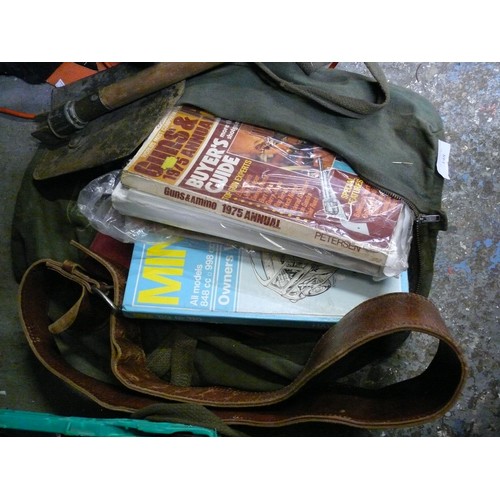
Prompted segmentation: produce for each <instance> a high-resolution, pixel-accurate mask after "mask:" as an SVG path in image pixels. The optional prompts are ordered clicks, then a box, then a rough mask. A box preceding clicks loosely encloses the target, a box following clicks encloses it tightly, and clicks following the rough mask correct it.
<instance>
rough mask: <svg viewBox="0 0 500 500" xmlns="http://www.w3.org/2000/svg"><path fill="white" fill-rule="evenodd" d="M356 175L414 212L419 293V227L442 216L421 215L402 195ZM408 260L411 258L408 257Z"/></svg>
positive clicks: (420, 258) (416, 288)
mask: <svg viewBox="0 0 500 500" xmlns="http://www.w3.org/2000/svg"><path fill="white" fill-rule="evenodd" d="M356 175H357V176H358V177H359V178H360V179H362V180H363V181H365V182H366V183H367V184H369V185H370V186H372V187H374V188H376V189H378V190H379V191H380V192H382V193H384V194H386V195H387V196H390V197H391V198H394V199H396V200H399V201H402V202H403V203H405V204H406V205H407V206H408V207H409V208H410V210H411V211H412V212H413V214H414V216H415V220H414V225H415V235H416V245H415V246H416V249H417V265H418V269H417V281H416V285H415V289H414V290H413V292H414V293H419V291H420V288H421V273H420V270H421V268H422V252H421V249H420V231H419V227H420V226H421V225H422V224H436V223H439V222H441V215H440V214H423V213H421V212H420V211H419V210H418V208H417V207H416V205H415V204H414V203H412V202H411V201H409V200H407V199H406V198H404V197H403V196H400V195H398V194H396V193H393V192H392V191H389V190H388V189H386V188H383V187H381V186H380V185H378V184H377V183H373V182H371V181H370V180H367V179H366V178H364V177H363V176H361V175H359V174H358V173H356ZM408 258H409V256H408ZM409 265H410V263H409V262H408V266H409Z"/></svg>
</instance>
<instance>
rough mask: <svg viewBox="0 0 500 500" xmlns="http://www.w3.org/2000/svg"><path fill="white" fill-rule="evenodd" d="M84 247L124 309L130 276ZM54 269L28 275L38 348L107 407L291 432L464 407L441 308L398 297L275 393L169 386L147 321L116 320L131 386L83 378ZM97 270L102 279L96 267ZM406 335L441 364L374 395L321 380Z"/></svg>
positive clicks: (120, 359)
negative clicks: (182, 409)
mask: <svg viewBox="0 0 500 500" xmlns="http://www.w3.org/2000/svg"><path fill="white" fill-rule="evenodd" d="M75 246H78V247H79V248H80V249H81V250H82V251H84V252H85V253H87V254H88V255H90V256H91V257H92V258H93V260H92V261H90V263H89V265H90V267H94V266H95V269H93V270H92V271H93V272H95V273H97V274H98V275H99V276H102V275H103V274H104V273H105V272H106V271H107V272H108V273H109V277H110V279H111V280H112V282H113V284H114V301H115V303H121V302H120V301H121V297H122V294H123V288H124V284H125V274H124V272H123V271H122V270H121V269H120V268H118V267H116V266H113V265H112V264H109V263H107V262H106V261H104V260H103V259H102V258H100V257H99V256H97V255H95V254H92V253H91V252H89V251H88V250H86V249H85V248H84V247H81V246H80V245H78V244H75ZM87 269H88V270H89V268H87ZM50 273H53V271H51V270H50V269H49V268H48V267H47V265H46V261H39V262H37V263H35V264H33V265H32V266H31V267H30V269H28V271H27V272H26V274H25V275H24V278H23V280H22V283H21V286H20V297H19V299H20V300H19V303H20V314H21V318H22V321H23V329H24V332H25V334H26V338H27V340H28V343H29V345H30V347H31V349H32V350H33V352H34V353H35V355H36V356H37V358H38V359H39V360H40V361H41V362H42V363H43V364H44V366H46V367H47V368H48V369H49V370H50V371H51V372H52V373H53V374H55V375H56V376H57V377H59V378H61V379H63V380H65V381H66V382H67V383H68V384H69V385H71V386H72V387H74V388H76V389H78V390H79V391H81V392H83V393H85V394H86V395H87V396H88V397H90V398H92V399H93V400H94V401H96V402H98V403H99V404H100V405H102V406H104V407H106V408H111V409H114V410H121V411H127V412H133V411H136V410H139V409H141V408H144V407H146V406H148V405H151V404H153V403H159V402H166V401H177V402H186V403H195V404H201V405H203V406H206V407H208V408H209V409H210V410H211V411H212V412H213V413H215V414H216V415H217V416H218V417H219V418H221V419H222V420H223V421H224V422H226V423H228V424H230V425H238V424H246V425H256V426H282V425H286V424H293V423H299V422H311V421H316V422H330V423H342V424H347V425H352V426H357V427H365V428H383V427H396V426H408V425H416V424H421V423H424V422H427V421H430V420H433V419H435V418H437V417H439V416H440V415H442V414H444V413H445V412H446V411H448V409H449V408H450V407H451V406H452V405H453V404H454V403H455V401H456V400H457V398H458V396H459V394H460V391H461V389H462V387H463V385H464V381H465V377H466V364H465V360H464V357H463V355H462V353H461V350H460V349H459V347H458V346H457V345H456V343H455V341H454V339H453V338H452V336H451V334H450V332H449V331H448V329H447V327H446V325H445V323H444V321H443V319H442V318H441V316H440V314H439V311H438V310H437V309H436V308H435V306H434V305H433V304H432V303H431V302H430V301H429V300H427V299H425V298H424V297H422V296H419V295H416V294H410V293H396V294H388V295H384V296H381V297H377V298H374V299H371V300H368V301H366V302H364V303H363V304H361V305H360V306H358V307H356V308H355V309H353V310H352V311H351V312H350V313H349V314H347V315H346V316H345V317H344V318H343V319H342V320H341V321H340V322H339V323H338V324H336V325H335V326H333V327H332V328H331V329H329V330H328V331H327V332H326V333H325V334H324V335H323V336H322V337H321V339H320V340H319V342H318V343H317V345H316V346H315V348H314V349H313V352H312V354H311V356H310V359H309V361H308V362H307V364H306V366H305V367H304V369H303V370H302V372H301V373H300V374H299V375H298V377H297V378H296V379H295V380H294V381H293V382H292V383H291V384H289V385H287V386H285V387H283V388H281V389H279V390H276V391H270V392H250V391H242V390H235V389H231V388H227V387H179V386H174V385H172V384H169V383H167V382H165V381H163V380H161V379H160V378H159V377H158V376H156V375H155V374H154V373H152V372H151V371H150V370H148V368H147V359H146V356H145V355H144V352H143V351H142V348H141V346H140V343H139V342H137V339H138V335H139V332H138V328H137V322H135V321H134V320H130V319H127V318H123V317H121V316H119V315H113V316H112V318H111V329H110V335H111V342H112V347H113V349H112V352H113V356H112V360H111V366H112V370H113V373H114V375H115V376H116V377H117V379H118V380H119V381H120V382H121V383H122V384H123V387H120V386H112V385H109V384H105V383H103V382H99V381H97V380H95V379H93V378H91V377H88V376H86V375H84V374H82V373H80V372H78V371H77V370H75V369H74V368H73V367H72V366H71V365H69V364H68V363H67V362H66V361H65V360H64V358H63V357H62V356H61V354H60V353H59V351H58V350H57V347H56V345H55V342H54V339H53V336H52V335H51V334H50V331H49V324H50V320H49V319H48V318H47V310H48V302H49V299H48V297H49V296H50V294H51V293H53V290H51V289H50V283H51V281H50ZM88 274H89V275H90V274H92V273H91V272H90V270H89V272H88ZM100 279H101V278H100ZM78 286H83V285H80V284H78ZM405 331H414V332H418V333H421V334H424V335H430V336H432V337H436V338H437V339H439V347H438V350H437V352H436V354H435V357H434V359H433V360H432V362H431V363H430V365H429V366H428V367H427V369H426V370H425V371H424V372H423V373H421V374H420V375H418V376H416V377H414V378H410V379H408V380H404V381H402V382H398V383H396V384H392V385H389V386H386V387H383V388H381V389H371V390H368V389H362V388H358V387H351V386H346V385H341V384H338V383H336V381H335V380H333V381H331V382H330V383H326V382H325V380H322V381H321V384H320V383H317V380H318V378H319V376H320V375H324V374H325V371H326V370H327V369H328V368H331V367H332V366H333V365H335V364H336V363H339V362H341V361H343V360H345V359H346V357H347V356H348V355H349V354H351V353H353V352H354V351H356V350H357V349H359V348H360V347H361V346H365V345H366V344H367V343H368V342H370V341H372V340H375V339H378V338H381V337H383V336H387V335H393V334H397V333H400V332H405ZM322 378H323V379H324V377H322Z"/></svg>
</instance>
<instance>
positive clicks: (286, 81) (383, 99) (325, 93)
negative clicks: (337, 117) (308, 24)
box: [255, 62, 390, 118]
mask: <svg viewBox="0 0 500 500" xmlns="http://www.w3.org/2000/svg"><path fill="white" fill-rule="evenodd" d="M255 65H256V66H258V68H259V69H260V70H261V71H262V72H263V73H264V74H265V75H266V76H267V77H268V78H269V79H271V80H272V81H274V82H275V83H276V84H277V85H278V86H279V87H280V88H282V89H283V90H286V91H287V92H291V93H292V94H297V95H299V96H301V97H303V98H305V99H307V100H311V101H314V102H317V103H318V104H321V105H322V106H324V107H325V108H326V109H329V110H330V111H334V112H336V113H339V114H341V115H344V116H348V117H350V118H360V117H363V116H366V115H370V114H373V113H375V112H376V111H379V110H380V109H382V108H383V107H384V106H385V105H386V104H387V103H388V102H389V99H390V94H389V85H388V83H387V79H386V77H385V74H384V72H383V71H382V68H381V67H380V66H379V65H378V64H377V63H369V62H367V63H365V66H366V68H367V69H368V71H369V72H370V74H371V75H372V76H373V78H374V79H375V81H374V82H373V88H374V95H373V100H372V101H369V100H367V99H360V98H358V97H353V96H349V95H342V94H337V93H336V92H335V87H334V86H328V87H325V88H322V87H320V86H318V87H314V86H312V85H311V84H310V82H309V81H308V79H307V77H308V76H309V74H310V73H313V72H314V69H311V71H310V72H309V73H306V72H304V78H303V79H300V78H299V77H300V73H298V74H295V75H290V74H288V73H286V72H285V73H283V70H284V69H285V70H286V66H283V64H280V63H277V64H276V63H274V64H273V63H258V62H257V63H255ZM299 67H301V69H303V67H302V66H300V64H299ZM294 76H295V78H294Z"/></svg>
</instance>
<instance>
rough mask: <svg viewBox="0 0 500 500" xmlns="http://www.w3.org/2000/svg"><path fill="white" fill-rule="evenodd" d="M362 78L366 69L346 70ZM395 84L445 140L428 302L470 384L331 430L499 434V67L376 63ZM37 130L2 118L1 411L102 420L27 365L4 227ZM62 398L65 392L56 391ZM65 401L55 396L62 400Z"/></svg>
mask: <svg viewBox="0 0 500 500" xmlns="http://www.w3.org/2000/svg"><path fill="white" fill-rule="evenodd" d="M340 67H342V68H343V69H352V70H356V71H363V68H362V65H358V64H349V65H346V64H342V65H341V66H340ZM382 67H383V69H384V71H385V73H386V75H387V77H388V78H389V80H390V81H391V82H393V83H397V84H399V85H402V86H405V87H408V88H410V89H412V90H414V91H416V92H418V93H421V94H422V95H424V96H426V97H427V98H428V99H429V100H430V101H431V102H432V103H433V104H434V105H435V107H436V108H437V109H438V110H439V112H440V113H441V115H442V117H443V121H444V124H445V130H446V135H447V141H448V142H449V143H451V148H452V149H451V158H450V170H451V172H450V173H451V180H449V181H447V182H446V184H445V189H444V199H443V204H444V208H445V210H446V211H447V213H448V218H449V230H448V231H447V232H446V233H441V235H440V239H439V246H438V253H437V257H436V273H435V277H434V283H433V288H432V292H431V299H432V300H433V301H434V302H435V303H436V305H437V306H438V307H439V309H440V311H441V313H442V315H443V317H444V319H445V321H446V323H447V324H448V326H449V327H450V329H451V331H452V332H453V333H454V335H455V337H456V338H457V340H458V341H459V343H460V344H461V345H462V347H463V349H464V352H465V353H466V356H467V358H468V363H469V368H470V371H469V378H468V381H467V384H466V387H465V389H464V391H463V394H462V396H461V398H460V399H459V401H458V403H457V404H456V406H455V407H454V408H453V409H452V410H450V411H449V412H448V413H446V415H445V416H444V417H443V418H441V419H439V420H437V421H434V422H432V423H429V424H425V425H421V426H417V427H412V428H405V429H394V430H385V431H367V430H357V429H343V428H332V429H330V430H328V431H325V432H329V433H331V434H332V435H336V434H337V435H351V436H499V435H500V383H499V378H500V364H499V363H500V336H499V334H500V328H499V306H500V300H499V284H498V267H499V262H500V241H499V236H500V235H499V233H500V231H499V213H498V204H499V194H498V192H499V184H498V177H497V176H498V167H499V161H500V158H499V150H500V147H499V139H500V135H499V118H500V117H499V113H500V112H499V111H498V110H497V107H498V103H499V102H500V63H488V64H486V63H428V62H427V63H416V62H415V63H382ZM51 92H52V88H51V87H50V86H49V85H47V84H41V85H29V84H27V83H25V82H24V81H22V80H20V79H19V78H16V77H12V76H2V77H0V107H9V108H13V109H17V110H22V111H26V112H31V113H39V112H42V111H45V110H47V109H49V107H50V97H51ZM33 130H34V124H33V123H32V122H30V121H27V120H22V119H19V118H14V117H10V116H7V115H3V114H0V170H1V171H2V174H3V176H2V182H1V183H0V200H1V210H2V217H1V220H0V261H1V268H2V269H3V271H4V273H3V280H2V281H1V283H0V308H1V318H2V322H1V325H0V408H9V409H21V410H30V411H43V412H55V413H60V414H65V415H71V414H79V415H95V416H98V415H100V414H104V413H103V412H102V411H101V410H100V409H96V408H95V407H94V406H93V405H88V403H87V402H86V401H82V400H81V399H80V398H79V397H78V396H75V395H73V394H69V393H64V388H61V387H60V386H59V384H58V382H57V381H55V380H54V379H53V378H51V377H49V376H48V374H47V373H46V371H45V369H43V368H42V367H41V366H40V365H39V364H38V362H36V361H35V360H34V359H33V356H32V355H31V351H29V349H28V347H27V345H26V344H25V341H24V336H23V334H22V331H21V327H20V323H19V320H18V316H17V303H16V289H17V283H16V282H15V280H14V278H13V275H12V271H11V262H10V260H11V257H10V244H9V241H10V229H11V228H10V225H11V218H12V214H13V210H14V203H15V197H16V192H17V189H18V187H19V185H20V182H21V178H22V175H23V172H24V170H25V168H26V167H27V165H28V163H29V161H30V159H31V158H32V156H33V155H34V153H35V152H36V149H37V141H36V140H35V139H33V138H32V137H31V132H32V131H33ZM433 348H434V346H433V345H432V343H428V344H422V343H420V341H419V340H418V339H413V338H410V339H409V341H408V342H407V343H406V344H405V346H404V347H403V348H402V349H401V350H400V351H399V352H398V353H397V354H396V355H394V356H393V358H391V360H389V362H388V363H387V364H386V365H385V367H381V366H378V365H377V366H370V367H367V368H366V369H365V370H364V376H365V377H366V378H367V380H369V379H373V378H375V377H379V376H380V374H381V373H385V375H384V376H387V374H389V375H390V374H392V375H394V374H397V373H398V372H400V371H401V370H410V371H411V370H415V369H416V367H417V365H420V364H421V363H422V362H423V361H425V359H426V357H428V355H429V353H430V352H431V351H432V349H433ZM61 391H62V392H61ZM61 394H63V396H62V397H61V396H60V395H61Z"/></svg>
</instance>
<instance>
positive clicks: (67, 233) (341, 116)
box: [12, 63, 465, 434]
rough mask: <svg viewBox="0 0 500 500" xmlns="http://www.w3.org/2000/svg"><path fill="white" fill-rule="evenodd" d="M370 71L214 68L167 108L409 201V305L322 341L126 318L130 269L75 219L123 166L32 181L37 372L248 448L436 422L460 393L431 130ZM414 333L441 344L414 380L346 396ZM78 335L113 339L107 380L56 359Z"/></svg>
mask: <svg viewBox="0 0 500 500" xmlns="http://www.w3.org/2000/svg"><path fill="white" fill-rule="evenodd" d="M367 66H368V68H369V70H370V72H371V73H372V76H373V78H369V77H365V76H362V75H359V74H354V73H350V72H345V71H341V70H338V69H335V70H332V69H329V68H327V67H325V66H320V67H317V65H313V64H309V63H301V64H298V63H247V64H225V65H222V66H220V67H218V68H216V69H213V70H211V71H207V72H205V73H203V74H201V75H198V76H195V77H192V78H190V79H188V80H186V82H185V83H184V85H182V87H181V88H180V91H179V97H178V100H177V104H191V105H194V106H198V107H200V108H203V109H205V110H207V111H209V112H211V113H212V114H214V115H217V116H220V117H223V118H226V119H230V120H236V121H240V122H246V123H250V124H255V125H258V126H262V127H266V128H270V129H274V130H277V131H280V132H283V133H285V134H290V135H294V136H297V137H301V138H303V139H307V140H309V141H311V142H313V143H315V144H318V145H320V146H323V147H325V148H327V149H330V150H332V151H334V152H335V153H337V154H339V155H341V156H342V157H343V158H345V159H346V161H347V162H348V163H349V164H350V165H351V166H352V167H353V168H354V170H355V171H356V173H357V174H358V175H359V176H360V177H362V178H363V179H364V180H365V181H367V182H368V183H370V184H372V185H374V186H376V187H378V188H379V189H381V190H383V191H384V192H386V193H388V194H390V195H392V196H395V197H398V198H401V199H403V200H404V201H406V202H407V204H408V205H409V206H410V208H411V209H412V210H413V211H414V213H415V224H414V229H413V239H412V244H411V253H410V259H409V276H410V291H411V292H412V293H409V294H391V295H387V296H383V297H380V298H376V299H372V300H370V301H367V302H366V303H364V304H361V306H359V307H358V308H356V309H355V310H353V311H352V312H351V313H350V314H348V315H347V316H346V317H344V318H343V319H342V321H341V322H339V323H338V324H337V325H334V326H332V328H330V329H329V330H328V331H327V332H318V331H310V330H296V329H292V330H284V329H282V328H246V327H245V328H243V327H237V326H230V325H224V326H221V325H202V324H198V323H195V324H190V323H174V322H167V321H159V322H158V321H151V320H142V321H141V320H130V319H126V318H123V317H122V316H121V315H119V314H117V313H116V312H113V311H112V310H110V309H107V308H108V307H109V304H107V302H112V303H114V304H116V305H119V304H120V303H121V298H122V294H123V285H124V282H125V280H126V270H125V269H123V268H121V266H119V265H118V264H116V263H113V262H109V261H106V259H103V258H102V257H101V256H99V255H96V254H94V253H92V252H90V251H88V250H87V249H86V247H87V248H88V247H89V246H90V244H91V242H92V239H93V237H94V236H95V231H94V230H93V229H92V228H91V227H90V226H89V224H88V223H87V222H86V220H85V219H84V218H83V217H82V216H81V214H78V211H77V210H76V208H75V205H76V198H77V196H78V193H79V191H80V189H82V188H83V187H84V186H85V185H86V183H88V182H89V180H90V179H92V178H96V177H98V176H100V175H102V174H103V173H104V172H107V171H109V170H111V169H112V168H116V165H117V162H118V164H119V163H120V161H125V160H126V159H127V158H128V157H127V156H126V155H122V156H120V155H119V154H116V155H115V156H114V157H113V158H112V159H113V160H114V161H112V162H108V163H105V164H102V165H97V166H95V167H93V168H92V169H85V170H82V171H79V172H75V173H71V174H66V175H63V176H60V177H56V178H52V179H46V180H43V181H35V180H33V177H32V175H33V172H32V171H33V168H34V167H33V166H32V167H31V169H28V171H27V172H26V175H25V178H24V181H23V185H22V187H21V190H20V192H19V197H18V202H17V206H16V212H15V215H14V221H13V236H12V249H13V262H14V270H15V273H16V276H17V278H18V279H19V280H20V281H21V293H20V301H21V318H22V321H23V325H24V330H25V333H26V336H27V339H28V343H29V345H30V347H31V348H32V350H33V351H34V353H35V355H36V356H37V357H38V359H40V361H41V362H42V363H43V364H44V365H45V366H46V367H47V368H48V369H49V370H50V371H51V372H52V373H53V374H55V375H56V376H58V377H60V378H62V379H63V380H65V381H66V382H67V383H68V384H69V385H70V386H71V387H73V388H75V389H77V390H79V391H81V392H83V393H84V394H86V395H87V396H89V397H90V398H91V399H93V400H94V401H96V402H98V403H99V404H100V405H102V406H104V407H106V408H109V409H113V410H119V411H126V412H132V413H134V412H137V411H139V412H140V413H139V414H135V413H134V415H137V416H141V417H144V416H148V417H150V418H168V419H170V420H173V421H183V422H185V423H195V424H200V419H202V418H205V417H206V415H207V413H206V412H208V414H209V415H210V420H207V421H206V422H207V426H214V427H217V428H218V429H219V430H220V432H221V433H226V434H228V433H231V432H233V429H234V428H235V426H238V425H239V426H244V427H243V429H245V431H246V432H250V433H252V429H254V430H255V429H256V428H259V427H272V428H276V429H277V428H280V427H283V426H285V425H292V424H298V423H311V422H316V423H317V422H327V423H342V424H347V425H351V426H357V427H368V428H370V427H373V428H377V427H393V426H401V425H415V424H417V423H422V422H425V421H428V420H431V419H434V418H436V417H437V416H439V415H442V414H443V413H444V412H445V411H447V409H448V408H449V407H450V406H451V405H452V404H453V403H454V402H455V400H456V398H457V397H458V395H459V392H460V390H461V387H462V385H463V382H464V377H465V362H464V360H463V356H462V354H461V352H460V349H459V348H458V347H457V346H456V345H455V342H454V340H453V338H452V336H451V335H450V333H449V331H448V330H447V328H446V325H445V324H444V322H443V320H442V318H441V317H440V315H439V313H438V311H437V310H436V308H435V307H434V306H433V305H432V304H431V302H430V301H428V300H427V299H426V298H425V297H426V296H427V295H428V293H429V290H430V286H431V281H432V273H433V262H434V255H435V249H436V240H437V234H438V231H440V230H444V229H446V217H445V214H444V213H443V211H442V208H441V194H442V187H443V179H442V177H441V176H440V174H439V173H438V172H437V171H436V162H437V156H438V147H439V141H440V140H442V139H443V127H442V122H441V119H440V117H439V115H438V114H437V112H436V111H435V109H434V108H433V107H432V106H431V104H430V103H429V102H428V101H427V100H425V99H424V98H423V97H421V96H419V95H417V94H415V93H413V92H411V91H409V90H406V89H403V88H400V87H398V86H395V85H391V84H389V83H387V81H386V80H385V77H384V75H383V73H382V72H381V70H380V68H379V67H378V66H377V65H374V64H368V63H367ZM177 89H179V87H177ZM133 119H134V118H133V114H131V115H130V120H129V123H131V124H132V123H133ZM142 140H144V137H142V139H141V141H142ZM141 141H138V142H137V144H136V147H138V146H139V145H140V143H141ZM130 153H131V152H130ZM130 153H129V155H130ZM33 214H39V216H37V217H33ZM42 214H43V215H42ZM69 240H76V241H78V242H80V243H81V245H79V244H75V245H73V246H69V245H68V241H69ZM70 261H71V262H70ZM77 264H78V265H77ZM80 266H82V267H80ZM103 296H104V299H105V300H102V298H103ZM44 297H45V299H44ZM33 304H37V305H36V306H35V305H33ZM48 317H50V319H47V318H48ZM54 325H56V326H54ZM103 325H105V326H104V327H103ZM410 331H415V332H420V333H423V334H425V335H431V336H433V337H436V338H438V339H439V341H440V342H439V348H438V351H437V353H436V354H435V357H434V359H433V361H432V362H431V364H430V365H429V367H428V368H427V369H426V370H424V371H423V372H422V373H421V374H420V375H418V376H417V377H413V378H409V379H408V380H404V381H402V382H397V383H395V384H391V385H388V386H386V387H383V388H376V389H371V390H368V389H366V388H360V387H351V386H348V385H345V384H344V383H343V381H342V377H344V376H345V375H346V374H348V373H351V372H353V371H354V370H356V369H358V368H360V367H361V366H363V365H365V364H366V363H368V362H370V361H373V360H374V359H376V358H378V357H380V356H381V355H387V354H389V353H391V352H393V350H394V349H395V348H396V347H398V346H399V345H401V343H402V342H403V341H404V339H406V337H407V335H408V332H410ZM54 332H55V333H54ZM82 332H83V333H82ZM103 332H104V333H103ZM82 335H84V336H85V338H86V339H88V338H89V337H90V339H92V338H95V339H97V338H101V340H102V335H104V337H105V338H108V337H109V338H110V339H111V347H110V349H109V348H108V349H107V350H106V349H104V351H103V352H101V356H103V357H104V360H105V361H106V362H105V364H104V365H105V366H106V367H107V370H105V371H107V373H102V372H101V373H100V374H98V375H97V374H96V373H95V372H92V371H86V372H81V371H80V370H78V369H76V368H75V366H74V363H73V364H72V363H69V362H68V361H67V360H65V359H64V356H63V355H62V353H61V350H60V348H61V345H62V344H64V342H65V339H66V342H72V341H74V338H75V337H76V338H78V336H80V338H82ZM54 337H57V340H55V339H54ZM57 346H59V348H58V347H57ZM93 365H94V366H95V365H96V363H93ZM179 403H181V404H179ZM158 404H160V406H158ZM151 405H152V406H151ZM192 405H194V406H192ZM193 408H194V409H193ZM186 409H187V410H186ZM193 411H194V414H193V413H192V412H193ZM165 412H166V413H165ZM179 412H180V413H179ZM199 412H202V413H203V415H204V417H200V414H199ZM160 414H163V417H161V416H160ZM193 415H194V416H193ZM196 415H198V417H199V418H198V417H197V416H196ZM212 418H214V419H215V422H218V424H215V423H213V422H214V420H212ZM203 421H205V420H203ZM209 422H210V423H209ZM219 424H220V426H219ZM227 425H229V426H230V427H227Z"/></svg>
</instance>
